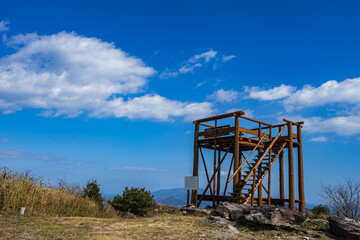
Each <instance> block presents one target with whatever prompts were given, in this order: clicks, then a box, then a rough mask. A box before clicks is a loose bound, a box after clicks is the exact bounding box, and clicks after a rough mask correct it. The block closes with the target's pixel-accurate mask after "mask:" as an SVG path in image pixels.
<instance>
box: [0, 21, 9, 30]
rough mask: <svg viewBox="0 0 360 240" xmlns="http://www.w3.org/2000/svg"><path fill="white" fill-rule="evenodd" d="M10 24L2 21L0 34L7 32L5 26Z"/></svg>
mask: <svg viewBox="0 0 360 240" xmlns="http://www.w3.org/2000/svg"><path fill="white" fill-rule="evenodd" d="M8 24H10V22H9V21H6V20H3V21H1V22H0V32H6V31H7V30H9V27H7V25H8Z"/></svg>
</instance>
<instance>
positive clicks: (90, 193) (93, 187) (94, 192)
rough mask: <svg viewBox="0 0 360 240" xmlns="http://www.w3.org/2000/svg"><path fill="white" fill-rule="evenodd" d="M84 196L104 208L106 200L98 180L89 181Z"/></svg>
mask: <svg viewBox="0 0 360 240" xmlns="http://www.w3.org/2000/svg"><path fill="white" fill-rule="evenodd" d="M84 195H85V197H88V198H90V199H92V200H94V201H95V202H96V203H97V204H98V205H99V206H100V207H104V198H103V196H102V195H101V193H100V184H98V183H97V181H96V180H89V181H88V182H87V184H86V187H85V188H84Z"/></svg>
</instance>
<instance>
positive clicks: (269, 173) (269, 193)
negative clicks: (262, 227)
mask: <svg viewBox="0 0 360 240" xmlns="http://www.w3.org/2000/svg"><path fill="white" fill-rule="evenodd" d="M268 205H269V206H271V168H269V172H268Z"/></svg>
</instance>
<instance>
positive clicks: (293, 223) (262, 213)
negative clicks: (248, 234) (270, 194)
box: [215, 203, 306, 229]
mask: <svg viewBox="0 0 360 240" xmlns="http://www.w3.org/2000/svg"><path fill="white" fill-rule="evenodd" d="M215 213H216V214H217V215H218V216H222V217H224V218H226V217H227V216H228V217H229V218H230V219H231V220H233V221H238V222H240V223H245V224H249V225H254V226H272V227H281V228H288V229H296V228H298V225H299V224H300V223H302V222H303V221H305V219H306V216H305V215H303V214H301V213H300V212H297V211H293V210H291V209H289V208H285V207H275V206H260V207H251V206H250V205H241V204H236V203H223V204H222V205H220V206H219V207H218V208H217V209H216V210H215Z"/></svg>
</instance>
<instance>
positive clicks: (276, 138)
mask: <svg viewBox="0 0 360 240" xmlns="http://www.w3.org/2000/svg"><path fill="white" fill-rule="evenodd" d="M286 127H287V126H284V127H283V128H282V129H281V130H280V132H279V133H278V135H277V136H276V137H275V138H274V140H273V141H272V142H271V143H270V145H269V146H268V147H267V149H266V150H265V151H264V153H263V154H262V156H261V157H260V159H259V160H258V161H257V162H256V164H255V166H254V167H253V168H252V169H251V170H250V172H249V173H248V176H247V177H246V178H245V179H244V181H245V182H247V181H249V179H250V177H251V174H252V172H253V171H254V169H256V168H258V166H259V164H260V163H261V161H262V160H263V159H264V157H265V156H266V154H267V153H268V152H269V150H270V149H271V148H272V146H273V145H274V144H275V142H276V141H277V140H278V138H279V137H280V136H281V134H282V132H283V131H284V130H285V128H286Z"/></svg>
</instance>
